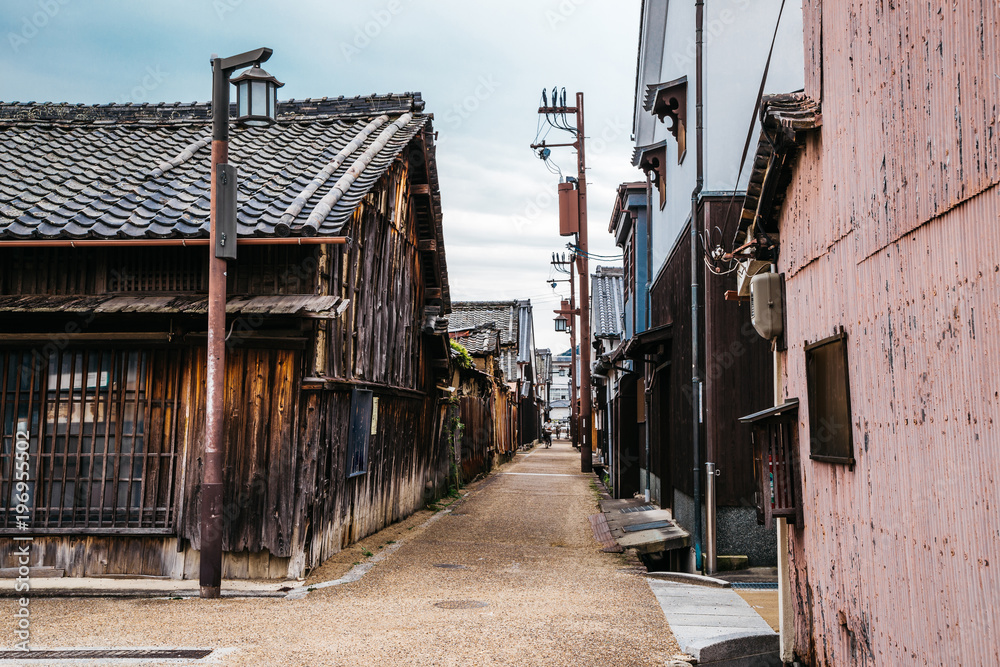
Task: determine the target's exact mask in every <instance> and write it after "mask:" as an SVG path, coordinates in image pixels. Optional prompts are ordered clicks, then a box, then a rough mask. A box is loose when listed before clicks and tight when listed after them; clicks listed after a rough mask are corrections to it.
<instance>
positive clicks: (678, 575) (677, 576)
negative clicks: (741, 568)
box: [646, 572, 732, 588]
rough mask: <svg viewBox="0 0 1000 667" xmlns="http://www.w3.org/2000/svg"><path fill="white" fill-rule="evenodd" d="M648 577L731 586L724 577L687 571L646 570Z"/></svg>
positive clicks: (681, 582) (721, 586) (705, 584)
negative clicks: (718, 577) (707, 575)
mask: <svg viewBox="0 0 1000 667" xmlns="http://www.w3.org/2000/svg"><path fill="white" fill-rule="evenodd" d="M646 576H647V577H648V578H650V579H659V580H660V581H675V582H677V583H678V584H693V585H695V586H709V587H711V588H732V585H731V584H730V583H729V582H728V581H725V580H724V579H716V578H715V577H706V576H703V575H700V574H688V573H687V572H647V573H646Z"/></svg>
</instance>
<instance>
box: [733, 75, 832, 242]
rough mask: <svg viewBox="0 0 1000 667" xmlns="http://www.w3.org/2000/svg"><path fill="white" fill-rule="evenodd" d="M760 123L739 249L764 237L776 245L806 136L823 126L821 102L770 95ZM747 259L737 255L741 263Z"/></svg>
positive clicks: (801, 96) (797, 95)
mask: <svg viewBox="0 0 1000 667" xmlns="http://www.w3.org/2000/svg"><path fill="white" fill-rule="evenodd" d="M760 120H761V133H760V139H759V141H758V142H757V153H756V155H755V157H754V160H753V168H752V170H751V172H750V182H749V184H748V186H747V193H746V196H745V197H744V199H743V210H742V212H741V214H740V225H739V231H738V233H737V237H736V244H737V246H742V245H744V244H746V243H747V242H757V239H758V238H759V237H760V236H761V235H766V236H770V237H772V238H771V241H772V242H771V243H769V244H765V245H767V246H774V245H775V241H776V239H777V233H778V218H779V216H780V214H781V207H782V204H784V201H785V192H786V190H787V188H788V184H789V183H790V182H791V178H792V169H793V167H794V165H795V162H796V160H797V158H798V154H799V149H800V147H801V145H802V143H803V141H804V133H805V132H808V131H810V130H815V129H817V128H819V127H821V126H822V125H823V115H822V113H821V110H820V105H819V103H818V102H816V101H815V100H812V99H811V98H809V97H807V96H806V95H805V94H803V93H787V94H782V95H769V96H766V97H765V98H764V101H763V102H762V104H761V111H760ZM747 258H748V257H739V256H737V259H738V260H745V259H747ZM760 258H764V257H760Z"/></svg>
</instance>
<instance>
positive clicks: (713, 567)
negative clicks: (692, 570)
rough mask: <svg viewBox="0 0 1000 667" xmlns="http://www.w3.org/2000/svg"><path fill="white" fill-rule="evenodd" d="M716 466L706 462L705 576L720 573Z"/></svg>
mask: <svg viewBox="0 0 1000 667" xmlns="http://www.w3.org/2000/svg"><path fill="white" fill-rule="evenodd" d="M715 475H716V472H715V464H714V463H711V462H709V461H706V462H705V574H715V573H716V572H718V571H719V570H718V562H717V559H716V552H715Z"/></svg>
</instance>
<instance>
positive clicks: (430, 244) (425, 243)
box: [417, 239, 437, 252]
mask: <svg viewBox="0 0 1000 667" xmlns="http://www.w3.org/2000/svg"><path fill="white" fill-rule="evenodd" d="M417 249H419V250H420V252H434V251H436V250H437V241H436V240H435V239H421V240H420V241H418V242H417Z"/></svg>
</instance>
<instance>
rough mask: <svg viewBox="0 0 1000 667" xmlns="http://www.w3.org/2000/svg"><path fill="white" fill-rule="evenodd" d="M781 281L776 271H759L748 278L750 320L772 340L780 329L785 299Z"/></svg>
mask: <svg viewBox="0 0 1000 667" xmlns="http://www.w3.org/2000/svg"><path fill="white" fill-rule="evenodd" d="M781 282H782V281H781V274H778V273H759V274H757V275H756V276H754V277H753V278H751V279H750V322H751V323H752V324H753V328H754V329H756V330H757V333H759V334H760V335H761V337H763V338H766V339H768V340H774V339H775V338H777V337H778V336H780V335H781V331H782V322H783V321H784V310H785V299H784V295H783V294H782V293H781Z"/></svg>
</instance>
